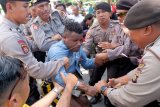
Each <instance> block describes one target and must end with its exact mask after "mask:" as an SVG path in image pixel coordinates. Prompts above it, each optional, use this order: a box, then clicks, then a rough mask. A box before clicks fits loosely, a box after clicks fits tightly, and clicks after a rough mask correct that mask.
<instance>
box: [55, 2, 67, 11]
mask: <svg viewBox="0 0 160 107" xmlns="http://www.w3.org/2000/svg"><path fill="white" fill-rule="evenodd" d="M60 6H62V7H63V8H64V10H66V6H65V5H64V4H63V3H59V4H57V5H56V7H55V8H56V9H57V7H60Z"/></svg>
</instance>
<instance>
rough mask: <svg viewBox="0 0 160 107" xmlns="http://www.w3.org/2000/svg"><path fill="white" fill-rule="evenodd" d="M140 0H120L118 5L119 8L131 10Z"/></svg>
mask: <svg viewBox="0 0 160 107" xmlns="http://www.w3.org/2000/svg"><path fill="white" fill-rule="evenodd" d="M137 2H138V0H118V2H117V3H116V7H117V9H119V10H129V9H130V8H131V7H132V6H133V5H135V4H136V3H137Z"/></svg>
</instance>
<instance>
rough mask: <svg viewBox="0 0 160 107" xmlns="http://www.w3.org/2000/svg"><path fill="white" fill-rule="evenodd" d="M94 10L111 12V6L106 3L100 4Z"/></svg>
mask: <svg viewBox="0 0 160 107" xmlns="http://www.w3.org/2000/svg"><path fill="white" fill-rule="evenodd" d="M94 8H95V10H99V9H102V10H104V11H107V12H111V6H110V4H108V3H106V2H100V3H98V4H96V6H95V7H94Z"/></svg>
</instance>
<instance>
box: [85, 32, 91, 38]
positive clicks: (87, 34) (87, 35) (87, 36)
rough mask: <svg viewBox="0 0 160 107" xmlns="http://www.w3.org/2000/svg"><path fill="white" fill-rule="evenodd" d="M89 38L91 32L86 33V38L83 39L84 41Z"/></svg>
mask: <svg viewBox="0 0 160 107" xmlns="http://www.w3.org/2000/svg"><path fill="white" fill-rule="evenodd" d="M90 37H91V32H90V31H88V32H87V33H86V37H85V39H88V38H90Z"/></svg>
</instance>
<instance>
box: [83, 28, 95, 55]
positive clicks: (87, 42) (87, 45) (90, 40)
mask: <svg viewBox="0 0 160 107" xmlns="http://www.w3.org/2000/svg"><path fill="white" fill-rule="evenodd" d="M92 44H93V36H92V30H89V31H88V32H87V34H86V37H85V42H84V46H83V50H84V52H86V54H87V55H89V54H90V52H91V50H92Z"/></svg>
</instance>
